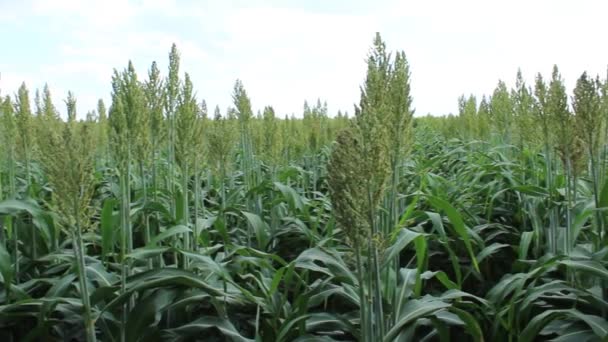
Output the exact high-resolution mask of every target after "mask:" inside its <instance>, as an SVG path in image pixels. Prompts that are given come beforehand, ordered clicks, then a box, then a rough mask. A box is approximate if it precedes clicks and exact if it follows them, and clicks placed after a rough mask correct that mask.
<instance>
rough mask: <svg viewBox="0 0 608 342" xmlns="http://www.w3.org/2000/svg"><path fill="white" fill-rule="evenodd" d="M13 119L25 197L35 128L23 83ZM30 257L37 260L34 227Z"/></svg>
mask: <svg viewBox="0 0 608 342" xmlns="http://www.w3.org/2000/svg"><path fill="white" fill-rule="evenodd" d="M15 119H16V123H17V132H18V135H17V151H18V155H19V159H20V160H21V161H22V162H23V164H24V165H25V187H26V194H27V196H31V195H32V190H33V189H32V187H31V185H32V183H31V181H32V158H33V153H34V149H35V136H34V133H35V132H36V126H35V122H34V117H33V115H32V110H31V104H30V96H29V91H28V89H27V87H26V86H25V83H22V84H21V86H20V87H19V91H18V92H17V97H16V103H15ZM30 227H31V229H30V234H31V236H32V239H31V250H32V257H33V258H34V259H36V258H37V249H38V246H37V232H36V227H34V226H33V225H30Z"/></svg>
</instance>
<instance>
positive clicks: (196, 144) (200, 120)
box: [191, 100, 209, 251]
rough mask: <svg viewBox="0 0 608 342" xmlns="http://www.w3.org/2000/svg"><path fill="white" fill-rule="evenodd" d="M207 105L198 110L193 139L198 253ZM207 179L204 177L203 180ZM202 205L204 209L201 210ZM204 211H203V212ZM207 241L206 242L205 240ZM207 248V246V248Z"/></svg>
mask: <svg viewBox="0 0 608 342" xmlns="http://www.w3.org/2000/svg"><path fill="white" fill-rule="evenodd" d="M207 115H208V114H207V103H206V102H205V100H202V101H201V104H200V106H199V107H198V108H197V116H196V122H195V124H194V127H193V130H194V132H193V137H192V142H191V144H192V149H193V151H194V152H193V154H194V159H193V172H194V185H193V187H192V191H193V192H194V222H193V224H194V241H193V248H194V250H195V251H198V250H199V248H200V244H199V239H200V235H201V234H200V233H201V232H200V224H199V223H200V221H199V220H200V217H199V216H200V214H203V213H204V212H205V207H204V202H203V201H202V199H201V191H202V189H201V176H202V174H203V173H204V172H206V169H205V167H204V166H205V162H206V159H207V156H208V150H207V147H208V146H207V145H206V139H205V138H206V133H207V130H208V128H209V127H208V124H209V120H208V118H207ZM207 165H208V164H207ZM204 178H205V177H204V176H203V179H204ZM201 205H202V208H201ZM201 209H202V211H201ZM205 241H206V240H205ZM205 247H207V246H205Z"/></svg>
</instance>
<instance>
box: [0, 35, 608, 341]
mask: <svg viewBox="0 0 608 342" xmlns="http://www.w3.org/2000/svg"><path fill="white" fill-rule="evenodd" d="M361 57H363V56H361ZM359 58H360V57H359ZM169 61H170V62H169V70H168V71H161V70H159V69H158V68H157V66H156V64H152V65H151V67H150V69H149V70H148V71H147V74H146V73H144V72H141V71H140V72H136V70H134V67H133V65H132V64H131V63H129V64H128V66H127V67H126V68H125V69H123V70H116V71H115V72H114V75H113V78H112V84H111V92H112V103H109V104H104V103H103V101H100V102H99V106H98V108H97V110H96V111H92V112H89V113H87V114H86V119H82V120H81V118H85V115H84V114H83V113H80V114H77V108H76V103H77V102H76V99H75V97H74V96H73V95H72V94H71V93H70V94H68V96H67V99H66V100H65V105H66V106H67V109H66V110H65V111H63V110H62V112H65V113H67V116H65V117H63V118H60V115H59V114H58V110H57V109H56V107H55V105H54V104H53V103H52V101H51V96H50V90H49V89H48V87H45V88H44V89H43V90H42V91H41V92H39V91H35V93H33V92H30V91H28V89H27V88H26V85H25V84H24V85H23V86H22V87H21V88H19V90H18V91H17V92H15V95H14V96H10V95H6V96H3V98H2V105H1V107H0V109H1V111H0V120H1V124H0V138H1V141H2V143H1V144H0V147H1V148H0V152H1V154H0V157H1V159H0V161H1V163H0V167H1V168H0V171H1V178H0V199H1V200H0V224H1V229H0V233H1V234H0V241H1V243H0V275H1V278H0V280H1V287H0V304H1V305H0V340H2V341H80V340H82V341H95V340H99V341H129V342H130V341H272V342H278V341H300V342H303V341H495V342H499V341H549V340H550V341H576V342H583V341H606V340H608V321H607V319H608V290H607V285H608V270H607V268H608V246H607V245H608V231H607V227H608V211H607V210H606V209H607V208H608V170H607V167H608V81H607V80H606V79H604V78H600V77H597V78H596V77H595V76H593V75H587V74H586V73H583V74H582V76H580V78H579V79H578V80H577V82H576V87H575V88H574V90H573V92H571V93H568V92H567V91H566V88H565V86H564V80H563V79H562V77H561V76H560V73H559V70H558V68H557V67H554V69H553V73H552V74H551V75H540V74H539V75H537V76H536V82H535V83H534V84H525V83H524V81H523V77H522V75H521V73H518V74H517V82H516V87H515V89H508V88H507V86H506V85H505V83H504V82H499V83H498V86H497V87H496V89H495V90H494V92H493V94H492V95H491V96H490V97H483V98H481V99H480V101H477V100H478V99H476V98H475V97H473V96H471V97H462V98H460V99H459V109H460V111H459V113H458V115H455V116H451V115H450V116H444V117H430V116H427V117H421V116H416V117H414V115H413V114H414V113H413V106H412V100H413V99H412V98H411V96H410V87H415V86H416V85H415V84H413V83H412V84H410V65H409V64H408V62H407V59H406V56H405V54H404V53H403V52H393V53H390V52H389V50H388V49H387V47H386V46H385V44H384V42H383V41H382V40H381V38H380V36H379V35H377V36H376V38H375V40H374V41H373V43H372V47H371V50H370V54H369V56H368V59H367V62H368V69H367V75H361V79H362V80H363V81H362V85H361V99H360V102H359V103H358V104H357V105H356V106H355V111H354V113H353V114H351V115H348V114H346V113H328V110H327V106H326V105H325V104H323V103H321V102H318V103H316V104H314V105H305V108H304V114H303V116H300V117H297V118H296V117H283V116H282V115H279V114H277V113H275V112H274V110H273V108H272V107H266V108H265V109H264V111H263V112H262V113H257V115H256V114H254V113H253V112H252V109H251V105H250V99H249V98H248V95H247V92H246V91H245V88H244V85H243V84H242V83H241V82H240V81H237V82H236V84H235V86H234V90H233V100H234V104H233V107H232V108H230V109H228V110H227V111H226V112H220V110H219V109H218V108H216V109H215V110H214V111H212V110H209V109H208V108H207V106H206V104H205V102H204V101H202V99H200V98H197V97H196V95H195V93H194V91H193V85H192V82H191V81H190V78H189V76H188V74H187V73H183V72H182V71H181V70H180V67H179V66H180V54H179V52H178V50H177V48H176V47H175V46H173V48H172V49H171V51H170V54H169ZM412 68H415V66H412ZM32 98H33V100H32ZM454 100H455V101H456V99H454Z"/></svg>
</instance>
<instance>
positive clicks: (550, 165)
mask: <svg viewBox="0 0 608 342" xmlns="http://www.w3.org/2000/svg"><path fill="white" fill-rule="evenodd" d="M534 115H535V121H536V123H537V125H538V126H539V127H540V129H541V134H542V135H541V136H542V142H543V146H544V157H545V158H544V159H545V177H544V178H545V187H546V189H547V192H548V193H549V197H548V200H549V204H548V208H549V209H548V211H549V215H548V216H549V227H548V229H547V232H540V231H539V232H537V233H536V235H537V237H538V240H539V241H542V240H543V238H544V240H545V242H546V243H547V250H548V251H550V252H552V253H555V252H556V247H557V246H556V245H557V242H556V239H557V226H558V212H557V207H556V206H555V205H554V204H553V203H554V202H555V198H554V197H555V196H554V194H555V191H554V189H553V187H554V183H555V182H554V174H553V172H554V162H553V148H552V147H553V143H554V135H553V134H552V125H553V121H552V120H553V119H552V115H553V114H552V112H551V108H550V107H549V89H548V88H547V84H546V83H545V81H544V80H543V77H542V75H541V74H537V76H536V80H535V83H534Z"/></svg>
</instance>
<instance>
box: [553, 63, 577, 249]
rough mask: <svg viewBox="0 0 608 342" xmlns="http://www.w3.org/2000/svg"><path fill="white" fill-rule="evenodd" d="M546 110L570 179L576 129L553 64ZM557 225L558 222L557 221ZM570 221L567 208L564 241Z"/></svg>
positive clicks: (564, 92) (561, 83)
mask: <svg viewBox="0 0 608 342" xmlns="http://www.w3.org/2000/svg"><path fill="white" fill-rule="evenodd" d="M546 110H547V112H548V113H549V115H551V125H552V128H551V130H552V132H553V134H555V139H554V142H555V149H556V150H557V153H558V155H559V156H560V158H561V160H562V165H563V168H564V171H565V172H564V173H565V175H566V177H567V179H568V182H570V180H571V175H572V148H573V146H574V143H575V141H576V130H575V127H574V125H575V122H574V117H573V116H572V113H571V112H570V110H569V108H568V95H567V94H566V87H565V85H564V81H563V79H562V77H561V74H560V73H559V70H558V68H557V66H556V65H554V66H553V71H552V74H551V81H550V82H549V88H548V89H547V108H546ZM557 226H559V222H558V223H557ZM571 226H572V222H571V217H570V210H567V217H566V234H564V235H565V236H566V241H569V239H568V238H567V237H568V235H569V232H570V231H571V230H572V229H571ZM558 237H559V233H558V231H554V232H553V234H552V241H551V245H552V246H553V247H552V248H551V250H552V252H553V253H556V252H557V251H558Z"/></svg>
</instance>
